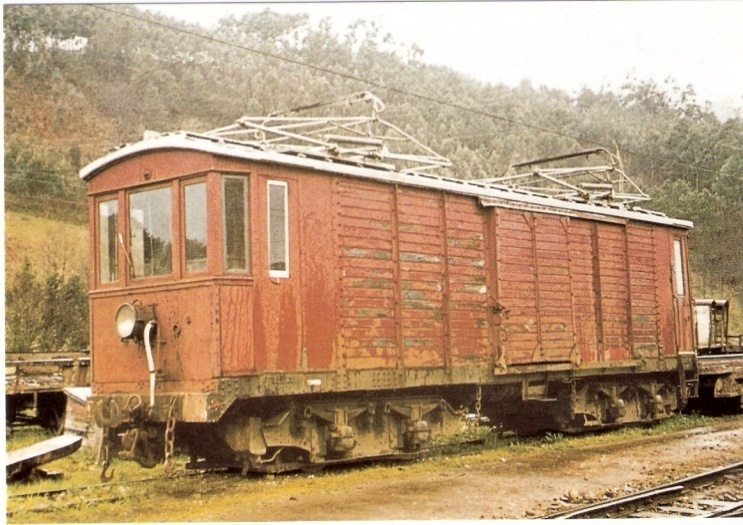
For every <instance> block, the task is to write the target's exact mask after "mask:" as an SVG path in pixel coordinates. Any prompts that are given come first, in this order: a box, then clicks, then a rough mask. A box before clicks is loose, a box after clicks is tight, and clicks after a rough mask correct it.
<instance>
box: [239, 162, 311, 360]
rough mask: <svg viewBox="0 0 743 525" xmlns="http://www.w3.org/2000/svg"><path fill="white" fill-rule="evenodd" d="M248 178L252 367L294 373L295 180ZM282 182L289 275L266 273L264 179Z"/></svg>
mask: <svg viewBox="0 0 743 525" xmlns="http://www.w3.org/2000/svg"><path fill="white" fill-rule="evenodd" d="M251 180H252V181H253V182H252V185H251V200H250V203H251V206H250V208H251V236H252V243H251V245H252V248H253V249H252V252H251V253H252V255H251V257H252V260H253V279H254V283H255V284H254V302H253V312H255V315H254V317H253V319H254V323H253V330H254V334H255V335H254V339H253V341H254V344H255V368H256V369H257V370H258V371H266V372H277V371H293V370H297V369H298V368H299V366H300V360H301V310H300V309H301V303H300V299H299V298H300V282H301V277H300V275H301V271H302V265H301V263H300V261H301V258H300V239H301V235H300V233H299V232H300V225H299V198H298V194H299V183H298V181H297V180H296V178H294V177H287V176H286V174H284V173H276V174H275V175H274V174H271V175H266V174H264V173H259V174H258V175H257V176H255V177H252V178H251ZM269 181H276V182H279V183H286V188H287V203H286V210H287V212H288V215H287V217H288V246H289V260H288V277H271V276H270V274H269V246H268V242H269V240H268V219H267V217H268V182H269Z"/></svg>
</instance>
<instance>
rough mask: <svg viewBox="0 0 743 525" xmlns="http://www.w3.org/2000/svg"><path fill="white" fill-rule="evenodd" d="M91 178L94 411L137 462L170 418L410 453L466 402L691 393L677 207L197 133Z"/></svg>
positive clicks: (607, 404) (586, 405)
mask: <svg viewBox="0 0 743 525" xmlns="http://www.w3.org/2000/svg"><path fill="white" fill-rule="evenodd" d="M81 176H82V177H83V178H84V179H85V180H87V182H88V184H89V196H90V217H91V265H90V267H91V269H92V275H91V279H90V282H91V283H92V284H91V291H90V315H91V334H90V335H91V342H92V348H93V381H92V388H93V394H94V402H95V404H96V407H97V408H96V413H97V414H98V420H99V423H100V424H102V425H105V426H107V427H112V428H113V427H117V428H119V429H120V430H122V431H123V430H127V432H126V435H125V439H124V446H125V447H126V448H127V449H129V454H130V455H139V456H140V457H145V460H144V461H143V462H144V463H152V462H153V460H154V459H157V457H158V456H159V457H160V458H161V457H162V455H163V452H162V450H163V439H164V434H165V432H166V430H167V431H168V432H170V433H171V435H172V431H173V425H175V427H176V437H177V439H178V440H181V441H183V442H185V443H187V444H188V446H189V451H190V454H191V456H192V459H193V460H194V461H199V462H200V463H199V464H210V465H236V466H242V467H244V468H253V469H263V470H280V469H281V468H286V467H287V466H290V467H294V466H301V465H307V464H317V463H327V462H331V461H336V460H344V461H345V460H349V459H354V458H360V457H369V456H384V455H395V454H404V453H406V452H410V451H415V450H417V449H419V448H420V446H421V445H422V444H424V443H425V442H426V441H427V440H428V439H429V438H430V437H431V436H432V435H435V434H437V433H439V432H443V431H446V432H448V431H453V430H456V429H457V428H458V426H459V423H460V421H461V413H462V412H461V410H460V408H462V407H466V408H468V409H469V410H475V409H478V410H479V411H480V412H481V413H482V414H486V415H488V416H490V417H491V418H492V419H493V420H495V421H496V422H497V423H498V424H503V425H506V426H508V425H510V424H511V423H513V422H515V421H518V420H520V419H531V423H534V418H545V420H544V421H539V422H538V423H540V424H544V425H548V426H550V427H552V428H555V429H558V430H566V431H576V430H581V429H584V428H594V427H601V426H612V425H617V424H623V423H627V422H633V421H648V420H653V419H658V418H662V417H666V416H668V415H670V414H672V413H673V412H674V411H675V410H677V409H679V408H680V407H681V406H682V405H684V404H685V402H686V399H687V397H688V396H689V395H690V394H694V389H695V383H694V352H693V350H694V349H693V342H692V339H693V332H692V306H691V301H690V293H689V292H690V287H689V279H688V277H689V270H688V267H687V255H686V247H687V230H688V229H689V228H690V227H691V224H690V223H689V222H686V221H681V220H675V219H670V218H667V217H666V216H664V215H662V214H657V213H652V212H646V211H643V210H639V209H636V210H632V209H627V208H626V207H623V206H616V205H609V204H606V203H579V202H578V203H576V202H566V201H564V200H559V199H555V198H550V197H545V196H541V195H536V194H533V193H529V192H525V191H514V190H510V189H508V188H506V187H504V186H502V185H494V184H486V183H478V182H477V181H472V182H467V181H463V180H456V179H446V178H439V177H435V176H431V175H427V174H424V173H411V172H400V171H395V170H390V169H389V167H378V166H375V165H370V164H368V163H364V162H359V161H358V160H357V159H356V160H352V161H348V160H347V159H344V158H343V157H342V156H337V157H332V155H330V154H326V155H324V156H318V157H313V156H312V155H306V154H301V155H299V154H293V153H292V152H290V151H284V152H280V151H272V150H271V149H265V148H261V147H256V146H254V145H251V144H245V143H239V142H232V141H228V140H222V139H218V138H215V137H214V136H203V135H196V134H186V133H181V134H174V135H169V136H164V137H161V138H157V139H153V140H148V141H143V142H140V143H137V144H135V145H132V146H127V147H124V148H122V149H119V150H117V151H115V152H113V153H111V154H109V155H108V156H107V157H104V158H103V159H101V160H99V161H97V162H95V163H93V164H91V165H90V166H88V167H86V168H85V169H83V170H82V172H81ZM122 305H124V306H122ZM117 311H118V312H119V314H120V315H123V314H122V312H124V314H126V315H131V318H129V319H126V320H127V321H130V322H131V324H129V325H127V326H125V327H124V329H123V333H117V330H116V327H114V325H113V319H114V317H115V315H117ZM152 319H154V321H155V322H156V323H157V329H156V332H152V333H153V334H155V335H154V336H153V340H152V348H151V349H149V348H146V345H145V344H143V342H142V341H143V337H144V336H143V334H142V328H143V327H144V326H145V325H146V324H147V323H148V321H150V320H152ZM150 326H154V325H153V324H150ZM129 330H133V331H134V332H135V333H134V335H133V336H131V337H125V339H124V340H122V339H121V337H122V336H128V335H129V334H128V331H129ZM148 353H151V360H152V363H153V367H152V369H153V374H150V373H149V369H148V355H147V354H148ZM150 376H152V377H154V387H151V384H150ZM151 389H152V394H153V400H154V403H153V406H152V407H149V405H150V390H151ZM527 416H528V417H527Z"/></svg>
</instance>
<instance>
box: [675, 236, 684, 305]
mask: <svg viewBox="0 0 743 525" xmlns="http://www.w3.org/2000/svg"><path fill="white" fill-rule="evenodd" d="M673 282H674V286H675V287H676V295H684V265H683V260H682V257H681V241H680V240H678V239H675V240H674V241H673Z"/></svg>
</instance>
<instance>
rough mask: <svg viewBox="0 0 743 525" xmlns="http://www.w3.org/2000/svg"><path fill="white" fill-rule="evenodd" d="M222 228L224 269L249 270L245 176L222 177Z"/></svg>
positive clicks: (232, 270) (227, 270) (230, 270)
mask: <svg viewBox="0 0 743 525" xmlns="http://www.w3.org/2000/svg"><path fill="white" fill-rule="evenodd" d="M222 230H223V235H222V238H223V243H224V246H223V247H222V249H223V254H224V258H223V268H224V271H225V272H247V271H248V270H249V251H248V250H249V243H248V187H247V179H246V178H245V177H231V176H226V177H223V178H222Z"/></svg>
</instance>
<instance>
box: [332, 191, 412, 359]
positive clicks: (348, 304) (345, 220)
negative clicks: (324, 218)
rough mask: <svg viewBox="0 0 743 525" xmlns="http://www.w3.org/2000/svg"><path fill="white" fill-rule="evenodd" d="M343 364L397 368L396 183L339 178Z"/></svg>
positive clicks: (338, 233)
mask: <svg viewBox="0 0 743 525" xmlns="http://www.w3.org/2000/svg"><path fill="white" fill-rule="evenodd" d="M334 184H335V193H336V199H337V204H336V213H337V219H336V220H337V226H336V235H337V237H338V245H339V251H340V253H339V265H340V273H341V282H340V289H341V292H340V304H341V308H340V330H339V346H338V354H339V362H338V366H339V367H340V368H349V369H359V368H394V367H395V365H396V360H397V352H396V348H397V346H396V345H397V329H396V321H395V319H396V313H395V311H396V303H395V289H396V286H395V279H396V272H397V269H396V265H395V262H394V260H393V244H394V240H393V224H394V220H393V189H394V188H393V187H390V186H384V185H372V184H364V183H361V182H355V181H349V180H344V179H336V180H335V182H334Z"/></svg>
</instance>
